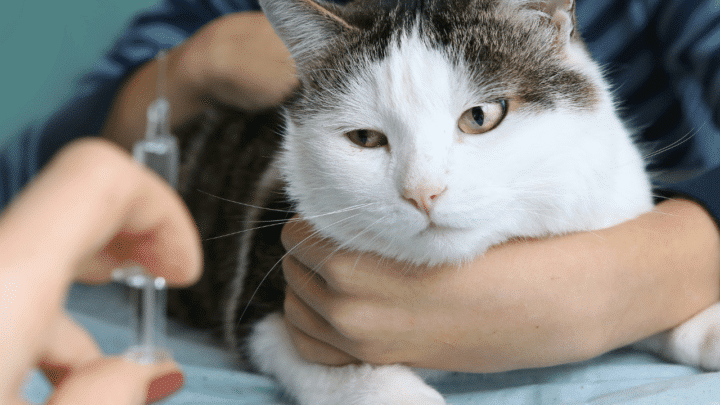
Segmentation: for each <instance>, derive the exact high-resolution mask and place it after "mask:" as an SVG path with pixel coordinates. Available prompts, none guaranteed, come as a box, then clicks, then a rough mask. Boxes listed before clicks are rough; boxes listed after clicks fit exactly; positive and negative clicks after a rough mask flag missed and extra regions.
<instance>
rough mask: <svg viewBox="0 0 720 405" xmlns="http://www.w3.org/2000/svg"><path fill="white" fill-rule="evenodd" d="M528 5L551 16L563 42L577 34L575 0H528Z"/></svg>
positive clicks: (568, 40)
mask: <svg viewBox="0 0 720 405" xmlns="http://www.w3.org/2000/svg"><path fill="white" fill-rule="evenodd" d="M527 7H528V8H531V9H533V10H537V11H540V12H541V13H543V14H545V15H546V16H547V17H548V18H550V22H552V24H553V25H555V27H556V28H557V30H558V34H559V37H558V38H559V39H560V41H561V42H562V43H563V44H566V43H568V42H570V40H571V39H572V38H573V37H574V36H576V35H577V27H576V24H577V22H576V19H575V0H531V1H528V2H527Z"/></svg>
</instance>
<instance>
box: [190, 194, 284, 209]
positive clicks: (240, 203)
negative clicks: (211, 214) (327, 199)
mask: <svg viewBox="0 0 720 405" xmlns="http://www.w3.org/2000/svg"><path fill="white" fill-rule="evenodd" d="M195 190H196V191H198V192H200V193H203V194H205V195H207V196H210V197H213V198H216V199H218V200H221V201H225V202H229V203H232V204H237V205H242V206H244V207H249V208H255V209H259V210H264V211H274V212H284V213H288V214H294V213H295V211H292V210H280V209H275V208H265V207H259V206H257V205H252V204H246V203H243V202H240V201H234V200H230V199H228V198H224V197H220V196H217V195H214V194H211V193H208V192H206V191H203V190H200V189H195Z"/></svg>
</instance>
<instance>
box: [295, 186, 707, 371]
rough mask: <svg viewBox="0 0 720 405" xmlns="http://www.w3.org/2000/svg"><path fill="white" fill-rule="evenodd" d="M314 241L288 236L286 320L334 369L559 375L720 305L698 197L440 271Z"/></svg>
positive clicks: (314, 355) (311, 352) (514, 245)
mask: <svg viewBox="0 0 720 405" xmlns="http://www.w3.org/2000/svg"><path fill="white" fill-rule="evenodd" d="M301 224H304V223H301ZM308 235H309V232H308V229H307V228H305V229H303V225H288V226H286V227H285V230H284V232H283V240H284V243H285V246H286V247H287V248H288V249H289V250H290V251H291V252H292V255H293V256H294V257H295V258H293V256H288V258H286V259H285V262H284V263H283V268H284V271H285V274H286V278H287V280H288V284H289V286H288V293H287V297H286V303H285V316H286V321H287V322H288V324H289V325H290V326H291V327H290V331H291V334H292V336H293V339H294V341H295V344H296V346H297V347H298V349H299V351H300V353H301V355H302V356H303V357H304V358H306V359H308V360H311V361H315V362H321V363H327V364H344V363H347V362H352V361H354V360H355V359H360V360H363V361H367V362H371V363H381V364H386V363H404V364H409V365H412V366H417V367H429V368H439V369H447V370H455V371H472V372H497V371H504V370H511V369H519V368H530V367H543V366H550V365H555V364H561V363H567V362H573V361H578V360H584V359H588V358H592V357H594V356H597V355H599V354H601V353H604V352H606V351H609V350H611V349H614V348H617V347H621V346H624V345H626V344H629V343H631V342H634V341H637V340H640V339H642V338H644V337H647V336H650V335H652V334H654V333H657V332H660V331H662V330H666V329H668V328H671V327H673V326H676V325H677V324H679V323H681V322H682V321H684V320H686V319H688V318H690V317H691V316H692V315H694V314H695V313H697V312H699V311H700V310H702V309H704V308H706V307H707V306H709V305H710V304H712V303H713V302H715V301H717V300H718V298H719V297H720V290H719V289H718V286H719V285H720V236H719V235H718V229H717V227H716V225H715V223H714V222H713V220H712V219H711V217H710V216H709V215H708V214H707V211H705V210H703V209H702V208H701V207H699V206H698V205H697V204H695V203H692V202H689V201H686V200H677V201H672V200H671V201H666V202H663V203H661V204H659V205H658V206H657V207H656V209H655V211H654V212H651V213H647V214H644V215H642V216H641V217H639V218H637V219H634V220H631V221H628V222H626V223H623V224H620V225H618V226H615V227H612V228H608V229H604V230H600V231H597V232H592V233H577V234H572V235H566V236H560V237H554V238H549V239H543V240H534V241H522V242H520V241H518V242H511V243H507V244H505V245H502V246H498V247H495V248H492V249H490V250H489V251H488V252H487V253H486V254H485V255H483V256H481V257H478V258H477V259H475V260H473V261H472V262H470V263H469V264H468V265H465V266H461V267H455V268H454V267H441V268H438V269H435V270H431V271H427V270H422V269H416V268H411V267H408V266H407V265H404V264H398V263H393V262H392V261H389V260H386V259H384V260H380V259H379V258H378V257H376V256H374V255H371V254H357V253H355V252H347V251H339V252H338V253H335V254H332V255H331V256H330V257H329V258H327V256H328V255H329V254H330V253H332V252H333V251H334V249H335V248H334V247H333V246H328V245H323V243H319V241H318V240H316V239H314V238H310V239H308V240H306V241H304V242H303V243H302V244H301V245H300V246H297V247H294V246H295V245H297V244H298V243H299V242H300V241H303V239H304V238H305V237H307V236H308ZM305 244H306V245H307V246H314V247H313V248H312V249H303V245H305ZM323 246H325V247H323ZM298 260H299V262H298ZM301 262H302V263H305V265H299V263H301ZM319 264H320V265H319ZM318 265H319V267H316V266H318ZM309 268H314V269H315V271H317V274H318V275H319V276H321V277H322V278H323V279H324V280H325V281H321V280H320V279H319V278H317V276H314V275H313V273H311V272H310V271H309ZM418 270H421V271H420V273H416V272H417V271H418ZM326 283H327V284H326Z"/></svg>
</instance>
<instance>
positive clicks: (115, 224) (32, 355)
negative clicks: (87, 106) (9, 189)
mask: <svg viewBox="0 0 720 405" xmlns="http://www.w3.org/2000/svg"><path fill="white" fill-rule="evenodd" d="M0 252H1V254H0V291H3V292H2V293H1V294H0V309H1V310H0V325H2V328H0V359H2V361H0V364H1V365H0V381H2V383H0V403H3V404H20V403H23V402H21V400H20V399H19V397H18V395H19V393H20V389H21V386H22V384H23V380H24V378H25V376H26V373H27V372H28V371H29V370H30V369H31V368H32V367H33V366H35V365H39V366H40V368H41V369H42V370H43V371H44V372H45V374H46V375H47V376H48V378H49V379H50V380H51V382H52V383H53V384H54V385H55V387H56V390H55V392H54V394H53V396H52V398H51V399H50V403H53V404H58V405H59V404H90V403H98V402H100V401H101V399H103V400H104V401H102V402H103V403H108V404H109V403H113V404H140V403H145V402H146V401H151V400H158V399H160V398H162V397H165V396H167V395H169V394H170V393H172V392H174V391H176V390H177V389H179V388H180V386H181V385H182V374H181V373H180V371H179V369H178V367H177V365H176V364H174V363H172V362H168V363H162V364H157V365H149V366H148V365H144V366H143V365H139V364H135V363H132V362H129V361H126V360H123V359H121V358H112V357H105V356H104V355H103V354H102V353H101V352H100V350H99V349H98V347H97V345H96V344H95V342H94V341H93V339H92V338H91V337H90V335H89V334H87V332H85V331H84V330H83V329H82V328H81V327H80V326H78V325H77V324H76V323H74V322H73V321H72V319H71V318H70V317H69V316H68V315H67V314H65V312H64V311H63V309H62V308H63V302H64V299H65V295H66V293H67V289H68V288H69V287H70V284H71V282H72V281H73V280H74V279H75V280H80V281H85V282H106V281H109V279H110V273H111V270H112V269H113V268H115V267H116V266H118V265H121V264H123V263H124V262H126V261H128V260H131V261H134V262H136V263H139V264H142V265H144V266H146V267H147V268H148V269H149V271H150V272H152V273H155V274H159V275H163V276H164V277H166V278H167V279H168V280H169V281H170V282H171V283H173V284H188V283H192V282H193V281H194V280H196V279H197V278H198V277H199V273H200V264H201V256H200V244H199V238H198V234H197V230H196V229H195V227H194V225H193V223H192V220H191V219H190V216H189V214H188V213H187V211H186V209H185V208H184V206H183V205H182V202H181V201H180V199H179V197H178V196H177V195H176V194H175V193H174V192H173V191H172V190H171V189H170V188H169V187H168V186H167V185H165V184H163V183H162V182H161V181H160V180H159V178H158V177H157V176H156V175H155V174H153V173H151V172H149V171H147V170H145V169H142V168H141V167H139V166H138V165H137V164H136V163H135V162H134V161H132V159H131V158H130V157H129V156H128V155H127V154H125V153H124V152H121V151H120V150H119V149H118V148H117V147H115V146H111V145H110V144H109V143H107V142H102V141H97V140H83V141H77V142H75V143H74V144H72V145H70V146H68V147H66V148H65V149H64V150H63V151H61V152H60V153H59V154H58V156H57V157H56V158H55V159H54V160H53V161H52V162H51V163H49V164H48V166H47V168H46V169H45V170H44V171H43V172H42V174H41V175H40V176H39V177H38V178H37V179H35V181H34V183H33V184H32V185H31V186H29V187H28V188H27V189H26V190H25V191H24V192H23V193H22V194H21V195H20V196H19V197H18V199H17V200H16V201H15V202H14V203H13V204H12V205H11V206H10V207H9V208H8V209H7V210H6V211H5V212H4V214H3V216H2V217H0Z"/></svg>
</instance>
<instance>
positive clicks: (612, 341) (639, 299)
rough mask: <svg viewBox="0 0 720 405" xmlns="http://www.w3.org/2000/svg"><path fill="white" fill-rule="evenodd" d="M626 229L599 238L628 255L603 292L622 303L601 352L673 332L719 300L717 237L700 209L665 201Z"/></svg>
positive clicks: (719, 243) (719, 248) (719, 246)
mask: <svg viewBox="0 0 720 405" xmlns="http://www.w3.org/2000/svg"><path fill="white" fill-rule="evenodd" d="M631 225H632V226H628V227H615V228H610V229H607V230H605V231H603V232H602V234H607V236H608V238H609V239H610V240H612V241H614V244H615V246H614V249H615V251H619V252H627V253H629V254H628V256H627V260H619V262H618V266H617V267H616V268H617V271H620V272H622V273H620V274H617V275H616V276H614V277H613V278H614V279H615V285H614V286H613V285H609V286H608V287H610V288H613V287H614V288H617V291H619V292H623V293H620V294H616V296H617V297H621V298H624V299H621V300H619V301H617V302H616V303H614V306H615V308H614V309H613V312H615V314H616V315H615V319H614V320H612V319H608V322H609V325H612V326H613V327H612V328H607V329H605V331H604V333H605V339H606V343H605V345H606V346H605V348H604V350H607V349H612V348H614V347H619V346H622V345H624V344H626V343H630V342H633V341H636V340H638V339H641V338H644V337H646V336H649V335H651V334H654V333H657V332H660V331H663V330H666V329H669V328H672V327H675V326H677V325H678V324H680V323H682V322H683V321H685V320H687V319H689V318H690V317H691V316H693V315H695V314H696V313H698V312H700V311H701V310H703V309H705V308H707V307H708V306H710V305H711V304H713V303H714V302H717V301H718V300H719V299H720V236H719V235H718V228H717V226H716V225H715V223H714V221H713V220H712V218H711V217H710V215H708V213H707V212H706V211H705V210H704V209H703V208H702V207H700V206H699V205H697V204H695V203H693V202H690V201H688V200H674V201H673V200H670V201H666V202H663V203H661V204H659V205H658V206H657V207H656V209H655V211H654V212H651V213H648V214H645V215H643V216H641V217H640V218H638V219H636V220H634V221H632V223H631ZM608 306H611V307H612V306H613V303H611V302H608ZM611 316H612V312H609V313H608V318H610V317H611ZM600 326H601V325H600Z"/></svg>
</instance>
